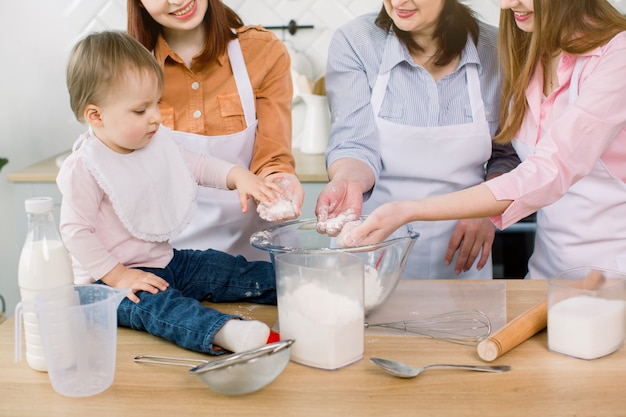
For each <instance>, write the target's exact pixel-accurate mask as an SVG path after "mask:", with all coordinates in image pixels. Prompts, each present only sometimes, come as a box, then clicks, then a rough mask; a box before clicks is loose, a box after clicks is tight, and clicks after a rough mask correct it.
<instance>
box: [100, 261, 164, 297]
mask: <svg viewBox="0 0 626 417" xmlns="http://www.w3.org/2000/svg"><path fill="white" fill-rule="evenodd" d="M102 281H103V282H104V283H105V284H107V285H108V286H110V287H116V288H130V292H129V293H128V295H127V296H126V297H128V299H129V300H130V301H132V302H133V303H138V302H139V297H137V295H135V294H136V293H137V292H139V291H147V292H149V293H151V294H156V293H158V292H159V291H165V290H166V289H167V288H168V287H169V285H170V284H169V283H168V282H167V281H165V280H164V279H163V278H161V277H158V276H156V275H154V274H151V273H150V272H145V271H142V270H140V269H132V268H126V267H125V266H124V265H122V264H117V266H116V267H115V268H113V269H112V270H111V271H109V273H108V274H106V275H105V276H103V277H102Z"/></svg>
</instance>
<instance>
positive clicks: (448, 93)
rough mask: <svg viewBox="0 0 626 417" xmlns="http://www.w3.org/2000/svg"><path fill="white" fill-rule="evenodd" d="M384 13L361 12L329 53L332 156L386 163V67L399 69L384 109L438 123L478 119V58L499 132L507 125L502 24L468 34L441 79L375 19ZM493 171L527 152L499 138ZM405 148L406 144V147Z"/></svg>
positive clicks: (393, 115)
mask: <svg viewBox="0 0 626 417" xmlns="http://www.w3.org/2000/svg"><path fill="white" fill-rule="evenodd" d="M376 16H377V13H371V14H367V15H364V16H361V17H358V18H356V19H354V20H352V21H351V22H349V23H347V24H345V25H344V26H342V27H340V28H339V29H338V30H337V31H336V32H335V34H334V36H333V38H332V40H331V42H330V46H329V53H328V62H327V70H326V92H327V95H328V101H329V106H330V109H331V115H332V129H331V134H330V139H329V146H328V148H327V151H326V162H327V165H328V166H330V164H332V163H333V162H334V161H336V160H338V159H342V158H357V159H359V160H362V161H363V162H366V163H367V164H369V165H370V166H371V167H372V169H373V170H374V173H375V174H376V178H378V176H379V175H380V171H381V168H382V166H381V157H380V152H379V140H378V131H377V126H376V119H375V116H374V113H373V110H372V106H371V101H370V98H371V92H372V88H373V87H374V84H375V83H376V79H377V77H378V74H379V73H385V72H387V71H391V73H390V78H389V84H388V86H387V91H386V94H385V97H384V99H383V103H382V107H381V110H380V113H379V114H378V117H381V118H383V119H386V120H388V121H391V122H393V123H398V124H405V125H410V126H421V127H433V126H448V125H455V124H463V123H471V122H472V121H473V120H472V109H471V106H470V100H469V95H468V90H467V80H466V76H465V67H466V65H467V64H477V65H478V74H479V78H480V83H481V92H482V98H483V102H484V105H485V115H486V117H487V121H488V122H489V127H490V131H491V135H492V137H493V136H494V135H495V133H496V131H497V129H498V126H499V120H498V116H499V106H500V90H499V74H498V61H497V36H498V35H497V29H496V28H495V27H493V26H489V25H487V24H485V23H482V22H480V34H479V38H478V44H477V45H476V44H474V42H473V41H472V40H471V39H470V38H469V37H468V41H467V44H466V46H465V49H464V50H463V52H462V55H461V58H460V62H459V65H458V67H457V69H456V70H455V71H454V72H453V73H451V74H449V75H446V76H445V77H443V78H441V79H440V80H439V81H438V82H437V83H435V81H434V80H433V78H432V76H431V75H430V73H428V71H426V70H425V69H424V68H423V67H421V66H419V65H417V64H415V63H414V62H413V59H412V58H411V56H410V54H409V51H408V50H407V48H406V46H405V45H404V44H402V43H401V42H400V41H399V40H398V38H397V37H396V36H395V35H394V34H393V33H392V32H391V33H386V32H385V31H383V30H382V29H380V28H379V27H377V26H376V25H375V23H374V21H375V19H376ZM494 146H496V147H497V148H498V149H495V148H494V154H493V155H492V161H490V164H489V168H488V171H489V172H507V171H509V170H511V169H512V168H514V167H515V166H516V165H517V163H519V159H517V155H516V154H515V152H514V150H513V149H512V147H510V146H508V147H505V148H502V147H500V145H494ZM398 151H399V152H402V150H398Z"/></svg>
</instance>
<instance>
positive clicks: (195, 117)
mask: <svg viewBox="0 0 626 417" xmlns="http://www.w3.org/2000/svg"><path fill="white" fill-rule="evenodd" d="M200 116H202V112H201V111H200V110H196V111H195V112H193V118H194V119H199V118H200Z"/></svg>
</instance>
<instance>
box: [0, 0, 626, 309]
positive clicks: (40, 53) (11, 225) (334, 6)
mask: <svg viewBox="0 0 626 417" xmlns="http://www.w3.org/2000/svg"><path fill="white" fill-rule="evenodd" d="M572 1H576V0H572ZM613 1H614V4H616V5H617V6H618V7H619V8H620V9H621V10H622V11H624V12H626V0H613ZM224 3H225V4H227V5H229V6H231V7H232V8H233V9H234V10H236V11H237V12H238V13H239V14H240V15H241V17H242V18H243V19H244V21H245V23H248V24H261V25H264V26H283V25H286V24H287V23H288V22H289V21H290V20H292V19H293V20H295V21H296V22H297V23H298V24H300V25H313V26H314V28H313V29H303V30H300V31H298V32H296V34H295V35H293V36H292V35H290V34H289V33H288V32H286V31H285V32H284V33H282V32H281V31H278V32H277V34H278V35H279V36H280V37H281V38H282V39H283V40H284V41H285V42H286V43H288V44H289V45H290V46H291V47H292V48H294V49H295V50H298V51H301V52H302V53H305V54H306V56H308V57H309V58H310V61H311V62H312V66H313V73H314V77H317V76H319V75H321V74H322V73H323V71H324V67H325V61H326V49H327V46H328V42H329V39H330V36H331V35H332V33H333V31H334V30H335V29H336V28H337V27H338V26H339V25H341V24H342V23H344V22H346V21H347V20H349V19H351V18H353V17H354V16H357V15H360V14H363V13H366V12H370V11H377V10H379V8H380V7H381V5H382V1H381V0H224ZM466 3H467V4H469V5H470V6H472V7H473V8H474V9H475V10H476V11H477V12H478V13H479V15H480V17H482V18H483V19H484V20H485V21H487V22H490V23H493V24H496V23H497V19H498V13H499V9H498V4H499V0H471V1H470V0H466ZM125 14H126V0H30V1H20V0H17V1H3V2H2V13H0V31H2V32H1V33H0V35H1V36H0V50H2V54H3V61H2V66H1V67H0V156H2V157H8V158H9V159H10V163H9V165H7V166H5V167H4V169H3V170H2V172H1V173H0V266H1V268H0V294H2V295H3V296H4V297H5V298H6V299H7V309H8V311H9V312H10V311H11V310H12V309H13V308H14V305H15V303H16V302H17V299H18V297H19V292H18V289H17V259H18V254H19V245H20V243H19V242H21V240H22V239H23V236H16V235H17V232H16V228H15V224H16V222H23V221H25V219H24V218H22V217H19V216H16V211H15V207H18V206H19V205H20V204H21V203H22V202H21V201H19V202H16V201H14V194H15V192H14V188H13V187H14V185H13V184H11V183H8V182H7V181H6V173H7V172H10V171H16V170H18V169H20V168H23V167H25V166H28V165H31V164H33V163H35V162H38V161H40V160H42V159H45V158H48V157H50V156H52V155H54V154H57V153H61V152H64V151H66V150H68V149H69V148H70V147H71V144H72V143H73V141H74V139H75V138H76V137H77V135H78V134H79V133H80V132H82V130H83V127H82V126H81V125H79V124H78V123H77V122H76V121H75V119H74V116H73V115H72V113H71V111H70V109H69V104H68V99H67V93H66V91H65V75H64V71H65V61H66V58H67V54H68V53H69V50H70V48H71V47H72V45H73V44H74V43H75V42H76V40H77V39H78V38H80V37H81V36H82V35H83V34H85V33H87V32H90V31H93V30H100V29H105V28H113V29H124V28H125V25H126V17H125Z"/></svg>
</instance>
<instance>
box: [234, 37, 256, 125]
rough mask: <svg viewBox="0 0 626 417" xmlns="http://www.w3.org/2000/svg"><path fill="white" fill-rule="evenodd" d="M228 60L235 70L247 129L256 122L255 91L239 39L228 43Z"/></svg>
mask: <svg viewBox="0 0 626 417" xmlns="http://www.w3.org/2000/svg"><path fill="white" fill-rule="evenodd" d="M228 59H230V67H231V69H232V70H233V76H234V77H235V84H237V90H238V92H239V97H240V98H241V106H242V107H243V113H244V116H245V118H246V127H249V126H251V125H252V124H253V123H254V122H255V121H256V111H255V106H254V104H255V101H254V90H253V89H252V84H251V83H250V77H249V76H248V70H247V69H246V62H245V61H244V59H243V53H242V52H241V45H240V44H239V39H237V38H235V39H233V40H232V41H230V42H229V43H228Z"/></svg>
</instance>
